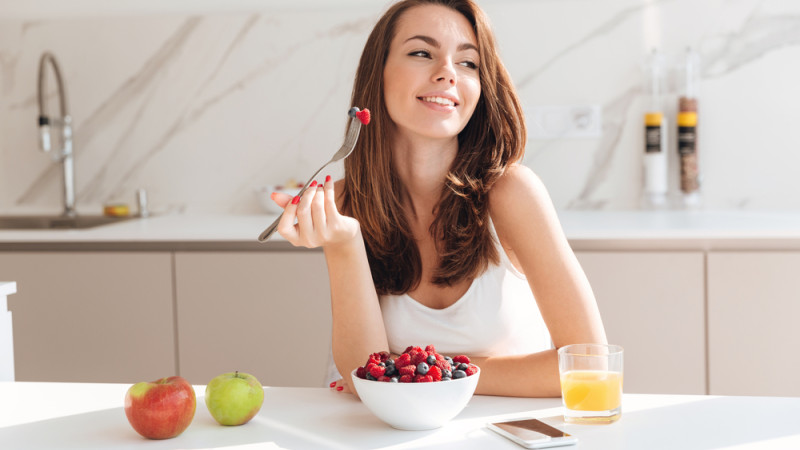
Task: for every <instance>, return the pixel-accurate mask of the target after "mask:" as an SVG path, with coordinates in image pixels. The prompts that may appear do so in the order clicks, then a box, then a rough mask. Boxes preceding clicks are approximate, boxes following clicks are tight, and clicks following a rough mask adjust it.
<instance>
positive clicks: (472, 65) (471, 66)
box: [460, 61, 478, 69]
mask: <svg viewBox="0 0 800 450" xmlns="http://www.w3.org/2000/svg"><path fill="white" fill-rule="evenodd" d="M460 64H461V65H462V66H464V67H466V68H469V69H477V68H478V65H477V64H475V63H474V62H472V61H463V62H461V63H460Z"/></svg>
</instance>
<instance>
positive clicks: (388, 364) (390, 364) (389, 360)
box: [386, 359, 394, 366]
mask: <svg viewBox="0 0 800 450" xmlns="http://www.w3.org/2000/svg"><path fill="white" fill-rule="evenodd" d="M386 365H387V366H393V365H394V360H393V359H387V360H386Z"/></svg>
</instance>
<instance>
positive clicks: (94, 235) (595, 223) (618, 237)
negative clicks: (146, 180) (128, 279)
mask: <svg viewBox="0 0 800 450" xmlns="http://www.w3.org/2000/svg"><path fill="white" fill-rule="evenodd" d="M275 218H276V216H274V215H266V214H264V215H249V216H245V215H239V216H236V215H225V214H173V215H163V216H154V217H149V218H146V219H131V220H128V221H123V222H120V223H116V224H112V225H105V226H101V227H96V228H92V229H85V230H0V249H6V250H8V249H41V248H48V247H50V246H53V245H61V246H65V245H66V246H70V245H71V246H73V247H75V248H79V247H78V246H79V245H87V244H95V245H96V246H99V245H102V244H106V245H107V244H117V245H120V246H127V247H125V248H131V249H140V248H141V246H142V245H145V247H146V248H144V249H147V248H153V249H157V248H162V249H168V248H171V246H174V247H175V248H177V249H181V248H186V247H187V246H193V245H194V246H200V247H203V246H212V247H214V248H228V247H229V248H231V249H241V248H246V249H251V250H258V249H267V248H273V249H289V248H292V247H291V245H290V244H289V243H288V242H286V241H284V240H283V239H282V238H281V237H280V236H279V235H278V234H275V235H274V236H273V238H271V240H270V242H269V243H267V244H260V243H258V242H257V240H256V238H257V236H258V235H259V234H260V233H261V231H263V229H264V228H266V227H267V226H268V225H269V224H270V223H271V222H272V221H273V220H274V219H275ZM559 218H560V220H561V224H562V226H563V228H564V232H565V234H566V236H567V239H569V241H570V243H571V244H572V246H573V248H574V249H576V250H594V249H597V250H607V249H642V248H646V249H662V248H663V249H749V248H759V249H787V248H791V249H800V212H741V211H738V212H737V211H697V212H692V211H561V212H559ZM26 246H27V247H26ZM37 246H38V247H37Z"/></svg>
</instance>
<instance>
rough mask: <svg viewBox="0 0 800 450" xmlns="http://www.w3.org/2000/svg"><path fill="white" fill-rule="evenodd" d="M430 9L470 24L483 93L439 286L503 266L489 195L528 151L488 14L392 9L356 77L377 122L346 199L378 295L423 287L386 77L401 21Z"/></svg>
mask: <svg viewBox="0 0 800 450" xmlns="http://www.w3.org/2000/svg"><path fill="white" fill-rule="evenodd" d="M429 4H434V5H443V6H446V7H449V8H452V9H454V10H455V11H457V12H459V13H461V14H462V15H463V16H464V17H466V18H467V20H469V22H470V24H471V25H472V29H473V31H474V33H475V37H476V38H477V41H478V51H479V55H480V65H479V72H478V73H479V76H480V84H481V96H480V98H479V100H478V104H477V106H476V107H475V111H474V113H473V114H472V117H471V118H470V120H469V122H468V123H467V125H466V126H465V127H464V129H463V130H462V131H461V133H459V135H458V153H457V155H456V157H455V159H454V161H453V164H452V166H451V167H450V169H449V172H448V174H447V177H446V180H445V183H444V187H443V189H442V193H441V197H440V199H439V203H438V204H437V206H436V208H435V210H434V217H435V219H434V220H433V223H432V224H431V226H430V229H429V232H430V233H431V236H432V237H433V239H434V242H436V247H437V253H438V256H439V266H438V267H437V268H436V270H435V272H434V275H433V282H434V283H435V284H439V285H451V284H454V283H456V282H458V281H461V280H464V279H473V278H475V277H476V276H478V275H480V274H481V273H483V272H484V271H485V270H486V269H487V267H488V265H489V263H497V262H498V261H499V259H498V258H499V255H498V253H497V249H496V247H495V244H494V239H493V238H492V234H491V231H490V230H489V220H488V219H489V201H488V200H489V190H490V189H491V187H492V185H494V183H495V182H496V181H497V179H498V177H499V176H500V175H502V173H503V172H504V171H505V169H506V167H508V166H509V165H511V164H512V163H514V162H517V161H519V160H520V159H521V158H522V155H523V152H524V150H525V136H526V134H525V121H524V118H523V114H522V107H521V106H520V102H519V99H518V98H517V94H516V90H515V89H514V86H513V84H512V82H511V77H510V76H509V75H508V72H507V71H506V68H505V66H504V65H503V63H502V61H501V60H500V56H499V54H498V50H497V47H496V44H495V40H494V35H493V33H492V30H491V27H490V25H489V21H488V18H487V17H486V15H485V13H484V12H483V11H482V10H481V9H480V7H478V6H477V5H476V4H475V3H474V2H473V1H471V0H404V1H401V2H398V3H396V4H394V5H392V6H391V7H390V8H389V9H388V10H387V11H386V13H385V14H384V15H383V16H382V17H381V18H380V20H379V21H378V23H377V24H376V25H375V28H374V29H373V30H372V33H371V34H370V36H369V38H368V39H367V43H366V45H365V46H364V51H363V52H362V54H361V60H360V62H359V64H358V69H357V71H356V78H355V82H354V84H353V94H352V103H351V104H352V105H356V106H359V107H362V108H365V107H366V108H369V109H370V110H371V112H372V117H373V121H372V122H371V123H370V124H369V126H367V127H364V128H362V130H361V137H360V138H359V141H358V144H357V145H356V147H355V150H354V151H353V153H352V154H351V155H350V156H349V157H348V158H347V159H346V160H345V165H344V166H345V176H344V188H343V190H342V211H343V213H345V214H348V215H350V216H352V217H355V218H356V219H357V220H358V221H359V223H360V224H361V232H362V235H363V236H364V243H365V244H366V248H367V257H368V259H369V265H370V269H371V271H372V279H373V281H374V283H375V288H376V290H377V292H378V293H379V294H402V293H405V292H408V291H410V290H412V289H414V288H416V287H417V286H418V285H419V283H420V280H421V278H422V261H421V259H420V253H419V248H418V247H417V244H416V241H415V239H414V236H413V234H412V232H411V227H410V226H409V224H410V222H409V218H408V217H407V213H406V210H405V209H404V208H403V199H404V197H405V195H406V190H405V188H404V186H403V185H402V182H401V181H400V179H399V178H398V177H397V175H396V172H395V170H394V168H393V162H392V156H391V142H390V135H391V131H392V130H393V124H392V121H391V119H390V118H389V114H388V112H387V110H386V103H385V99H384V95H383V69H384V66H385V65H386V59H387V57H388V54H389V48H390V45H391V42H392V39H393V38H394V35H395V28H396V25H397V22H398V20H399V18H400V17H401V16H402V15H403V13H404V12H406V11H407V10H409V9H410V8H413V7H416V6H421V5H429Z"/></svg>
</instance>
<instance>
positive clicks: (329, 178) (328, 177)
mask: <svg viewBox="0 0 800 450" xmlns="http://www.w3.org/2000/svg"><path fill="white" fill-rule="evenodd" d="M329 181H331V176H330V175H328V176H327V177H325V182H326V183H327V182H329Z"/></svg>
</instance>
